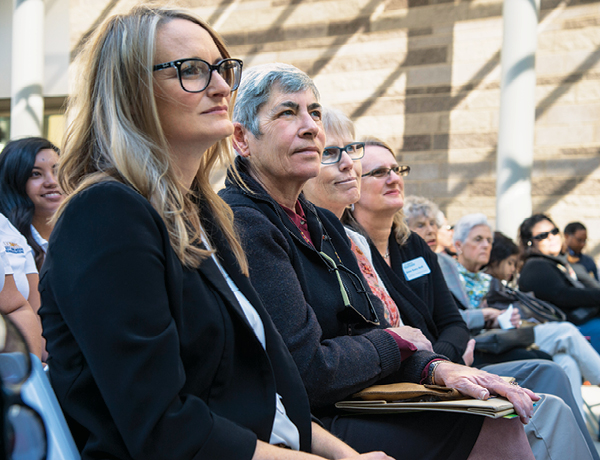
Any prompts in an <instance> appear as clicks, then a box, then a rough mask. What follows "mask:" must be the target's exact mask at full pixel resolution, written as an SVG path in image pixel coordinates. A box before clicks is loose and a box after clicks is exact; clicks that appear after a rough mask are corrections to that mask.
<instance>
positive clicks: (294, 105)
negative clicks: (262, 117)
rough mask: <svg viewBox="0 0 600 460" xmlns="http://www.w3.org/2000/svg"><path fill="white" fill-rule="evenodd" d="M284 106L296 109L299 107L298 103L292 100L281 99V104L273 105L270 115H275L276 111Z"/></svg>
mask: <svg viewBox="0 0 600 460" xmlns="http://www.w3.org/2000/svg"><path fill="white" fill-rule="evenodd" d="M284 107H287V108H290V109H293V110H295V111H298V109H299V108H300V105H299V104H297V103H296V102H294V101H283V102H282V103H281V104H279V105H277V106H275V107H273V109H272V110H271V116H276V115H277V113H278V112H279V111H280V110H281V109H283V108H284Z"/></svg>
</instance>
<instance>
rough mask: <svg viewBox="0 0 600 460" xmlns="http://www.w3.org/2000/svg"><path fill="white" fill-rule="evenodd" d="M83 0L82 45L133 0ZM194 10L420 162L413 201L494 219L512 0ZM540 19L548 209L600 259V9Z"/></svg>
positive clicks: (538, 184)
mask: <svg viewBox="0 0 600 460" xmlns="http://www.w3.org/2000/svg"><path fill="white" fill-rule="evenodd" d="M524 1H525V0H524ZM71 2H72V11H71V14H72V16H71V17H72V20H71V22H72V23H73V28H74V29H77V30H78V31H79V32H75V33H74V36H73V38H72V44H73V46H74V47H76V44H77V43H78V40H79V39H80V37H81V36H82V35H83V34H85V32H86V30H87V29H88V28H89V27H90V26H91V25H93V24H94V23H96V22H97V21H98V18H99V17H101V16H102V15H106V14H110V13H111V12H113V11H116V10H118V9H119V8H123V9H124V8H125V7H129V5H130V4H131V3H130V2H126V1H117V0H112V1H108V0H102V1H98V0H93V1H92V0H87V1H86V0H71ZM92 3H93V4H94V8H92V9H90V4H92ZM187 4H188V5H189V6H191V7H193V8H195V9H196V11H197V12H199V13H200V14H201V15H202V16H203V17H204V18H206V19H207V20H208V21H209V22H210V23H211V24H213V25H214V26H215V28H216V29H217V30H218V31H219V32H220V33H221V34H222V35H223V36H224V38H225V40H226V42H227V43H228V45H229V46H230V49H231V51H232V54H233V55H234V56H238V57H241V58H243V59H244V61H245V65H246V66H251V65H255V64H259V63H263V62H273V61H281V62H288V63H291V64H294V65H296V66H297V67H299V68H301V69H303V70H305V71H306V72H308V73H309V74H310V75H311V76H312V77H313V78H314V79H315V81H316V83H317V85H318V87H319V89H320V91H321V93H322V101H323V103H324V104H327V105H332V106H335V107H337V108H339V109H341V110H343V111H344V112H345V113H347V114H348V115H349V116H351V118H353V119H354V120H355V122H356V124H357V128H358V131H359V134H360V135H367V134H369V135H375V136H377V137H380V138H382V139H384V140H386V141H388V142H389V143H390V144H391V145H392V146H393V147H394V148H395V149H396V150H397V154H398V158H399V159H400V161H401V162H402V163H407V164H409V165H410V166H411V167H412V172H411V175H410V176H409V177H408V178H407V180H406V192H407V193H408V194H418V195H424V196H426V197H429V198H431V199H433V200H434V201H436V202H437V203H439V204H440V205H441V207H442V209H444V210H445V211H446V212H447V214H448V217H449V220H450V221H451V222H453V221H455V220H456V219H458V218H459V217H460V216H461V215H463V214H465V213H468V212H476V211H477V212H479V211H480V212H484V213H485V214H487V215H488V216H489V217H490V219H491V221H492V222H493V221H494V218H495V164H496V142H497V130H498V112H499V94H500V89H499V88H500V81H499V78H500V48H501V42H502V2H501V1H500V0H473V1H460V2H459V1H457V0H456V1H448V0H384V1H381V0H304V1H300V0H270V1H269V0H264V1H248V0H202V1H200V0H188V1H187ZM84 11H85V12H84ZM79 13H81V14H82V15H83V16H82V15H80V14H79ZM540 16H541V17H540V26H539V35H538V52H537V55H536V73H537V101H538V106H537V118H536V132H535V157H534V170H533V184H532V185H533V205H534V211H536V212H539V211H543V212H549V213H550V214H551V215H552V216H553V217H554V218H555V220H556V222H557V224H558V225H559V226H560V227H564V225H565V224H566V223H567V222H569V221H570V220H574V219H578V220H581V221H583V222H584V223H585V224H586V225H587V226H588V229H589V237H590V241H589V248H588V250H589V251H591V252H592V253H593V254H594V255H595V256H598V255H600V225H599V224H600V207H599V206H598V205H599V204H600V193H598V192H600V169H599V166H600V64H599V61H600V27H598V26H599V24H600V4H599V3H596V2H595V1H591V2H590V1H585V0H573V1H570V2H560V3H559V2H557V1H556V0H549V1H545V0H544V1H542V8H541V15H540ZM82 17H84V18H86V19H85V20H82V19H81V18H82ZM86 21H87V22H86ZM75 23H77V24H75ZM217 179H218V178H217Z"/></svg>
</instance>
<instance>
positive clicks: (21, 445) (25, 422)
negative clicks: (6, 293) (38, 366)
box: [0, 316, 48, 460]
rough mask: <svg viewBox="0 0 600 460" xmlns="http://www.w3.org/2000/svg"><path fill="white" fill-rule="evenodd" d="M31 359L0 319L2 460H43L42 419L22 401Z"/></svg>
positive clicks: (20, 339) (11, 328) (45, 450)
mask: <svg viewBox="0 0 600 460" xmlns="http://www.w3.org/2000/svg"><path fill="white" fill-rule="evenodd" d="M31 369H32V365H31V358H30V356H29V351H28V349H27V345H26V343H25V339H24V338H23V336H22V335H21V333H20V332H19V330H18V329H17V328H16V326H15V325H14V324H13V323H12V322H11V321H10V320H9V319H8V318H6V317H4V316H2V317H0V380H1V382H2V397H1V412H0V416H1V417H2V421H1V425H2V428H1V431H2V432H1V433H0V436H2V448H3V453H5V458H9V459H12V460H17V459H23V460H25V459H28V460H29V459H31V460H44V459H46V457H47V454H48V437H47V432H46V427H45V425H44V421H43V419H42V417H41V416H40V415H39V414H38V412H37V411H35V410H34V409H32V408H31V407H29V406H28V405H27V404H26V403H25V402H23V399H22V398H21V388H22V386H23V384H24V383H25V382H26V381H27V379H28V378H29V376H30V375H31Z"/></svg>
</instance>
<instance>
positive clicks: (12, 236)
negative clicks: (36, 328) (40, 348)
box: [0, 214, 40, 350]
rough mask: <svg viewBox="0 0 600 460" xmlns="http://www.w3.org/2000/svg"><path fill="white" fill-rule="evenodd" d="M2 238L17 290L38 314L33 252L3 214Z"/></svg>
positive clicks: (1, 220) (36, 276)
mask: <svg viewBox="0 0 600 460" xmlns="http://www.w3.org/2000/svg"><path fill="white" fill-rule="evenodd" d="M0 238H1V241H2V246H3V249H4V252H5V254H6V258H7V259H8V262H9V263H10V269H11V270H12V271H11V272H10V273H12V276H13V278H14V283H15V285H16V287H17V290H18V291H19V292H20V293H21V295H22V296H23V297H24V298H25V299H27V302H28V303H29V305H30V306H31V308H33V311H34V312H35V313H36V314H37V311H38V310H39V308H40V293H39V291H38V282H39V275H38V270H37V268H36V266H35V260H34V257H33V250H32V249H31V247H30V246H29V244H27V240H26V239H25V237H24V236H23V235H21V233H19V231H18V230H17V229H16V228H15V227H14V225H13V224H11V223H10V221H9V220H8V219H7V218H6V217H5V216H4V215H3V214H0ZM38 322H39V320H38ZM33 350H37V348H36V347H33Z"/></svg>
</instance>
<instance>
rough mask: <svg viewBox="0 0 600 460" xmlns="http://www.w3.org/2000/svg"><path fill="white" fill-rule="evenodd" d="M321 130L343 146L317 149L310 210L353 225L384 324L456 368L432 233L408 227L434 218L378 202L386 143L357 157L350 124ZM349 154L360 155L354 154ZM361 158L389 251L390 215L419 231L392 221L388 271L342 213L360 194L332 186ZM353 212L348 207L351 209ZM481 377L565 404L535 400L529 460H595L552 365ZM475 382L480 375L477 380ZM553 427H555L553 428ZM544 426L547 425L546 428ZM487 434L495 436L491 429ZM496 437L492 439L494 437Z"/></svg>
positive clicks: (332, 121)
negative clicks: (410, 333) (424, 343)
mask: <svg viewBox="0 0 600 460" xmlns="http://www.w3.org/2000/svg"><path fill="white" fill-rule="evenodd" d="M323 125H324V127H325V130H326V133H327V139H328V144H329V142H331V143H335V144H336V145H338V146H341V145H344V147H343V148H341V147H328V148H326V149H325V152H324V155H323V159H324V160H323V163H324V164H322V166H321V171H320V173H319V175H318V176H317V177H316V178H314V179H310V180H309V181H308V182H307V183H306V186H305V187H304V193H305V195H306V197H307V198H309V199H310V200H311V201H313V202H314V203H315V204H317V205H319V206H321V207H324V208H327V209H329V210H330V211H332V212H333V213H335V214H336V215H337V216H338V217H341V218H343V220H344V221H346V222H353V224H354V228H355V229H357V230H358V232H357V231H353V230H350V229H348V228H347V227H346V233H347V234H348V236H350V238H351V239H352V249H353V251H354V253H355V255H356V258H357V260H358V263H359V265H360V269H361V271H362V273H363V275H364V276H365V278H366V279H367V281H368V283H369V286H370V287H371V290H372V291H373V293H375V294H376V295H377V296H378V297H379V298H380V299H381V300H382V302H384V304H385V306H386V312H387V311H389V312H390V313H389V314H386V319H388V318H389V322H390V323H391V324H393V325H396V326H397V325H399V324H400V322H402V323H403V324H404V325H409V326H413V327H416V328H418V329H419V330H420V331H421V332H422V333H423V334H424V335H425V337H426V338H427V339H429V340H430V341H431V343H432V346H433V350H434V351H436V352H438V353H442V354H444V355H445V356H447V357H448V358H450V359H451V360H453V361H457V362H460V361H461V354H462V353H463V352H464V351H465V346H466V341H467V340H468V337H469V334H468V330H467V327H466V325H465V322H464V321H463V320H462V317H461V315H460V314H459V312H458V309H457V307H456V304H455V302H454V300H453V299H452V296H451V294H450V292H448V288H447V287H446V284H445V282H444V279H443V277H442V276H441V272H440V267H439V266H438V264H437V260H436V256H435V255H434V254H433V253H432V252H431V250H430V249H428V248H427V244H426V241H427V240H431V244H430V245H429V246H430V247H434V246H435V244H434V243H435V242H434V241H433V238H432V237H431V234H433V235H435V228H431V229H430V230H429V231H428V232H427V231H426V232H422V233H419V231H422V230H426V229H427V228H428V226H426V225H423V226H418V225H416V224H418V223H419V222H421V223H424V222H427V221H433V222H434V223H433V226H434V227H435V226H436V225H435V220H434V216H435V214H436V213H435V211H436V210H437V207H436V206H435V205H434V208H431V212H429V213H425V214H423V215H421V214H417V213H416V212H415V211H416V210H415V207H416V206H415V200H414V199H413V201H412V205H411V204H410V203H408V200H403V199H398V198H395V199H386V198H384V197H385V196H386V195H387V194H388V191H389V190H390V189H396V188H398V187H399V188H400V190H402V191H403V179H402V177H401V176H399V175H396V173H394V172H393V169H392V172H391V173H390V172H389V171H390V168H394V169H396V167H397V166H398V164H397V163H396V162H395V159H394V157H393V154H392V153H391V152H392V151H391V149H390V148H389V147H387V146H386V147H383V146H385V145H386V144H384V143H382V142H378V141H368V143H367V147H366V150H367V153H366V155H365V156H364V158H363V152H364V147H362V146H363V145H364V143H356V142H352V139H354V134H353V133H354V128H353V124H352V122H351V121H350V120H349V119H348V118H347V117H345V116H344V115H343V114H341V113H340V112H339V111H337V110H332V109H326V110H325V112H324V116H323ZM375 142H376V143H375ZM369 144H372V145H369ZM373 145H376V146H377V147H382V149H381V150H379V149H374V148H373ZM357 147H361V148H360V149H357ZM357 150H359V151H357ZM335 151H337V155H333V152H335ZM330 152H331V153H330ZM378 152H379V153H381V154H382V155H381V157H379V158H373V155H376V154H377V153H378ZM361 158H362V159H363V160H364V161H365V163H366V164H367V165H368V167H369V169H370V170H371V171H374V172H375V173H374V174H375V175H376V176H377V175H378V176H380V178H379V180H380V181H381V183H380V184H378V185H379V186H377V184H375V186H374V184H368V183H367V182H368V181H367V180H366V177H363V180H362V187H363V188H367V189H368V193H370V195H371V196H370V203H371V205H374V208H376V209H379V211H378V217H379V219H378V218H374V219H371V220H369V222H372V221H373V220H374V221H375V222H376V223H377V224H380V225H382V228H383V229H386V230H387V233H388V234H390V233H391V234H392V236H391V238H390V240H392V241H390V246H395V245H397V240H396V238H398V232H397V231H394V232H392V223H391V222H392V219H393V218H394V216H397V215H402V214H403V213H404V212H407V211H408V213H407V214H406V215H407V216H410V217H412V218H411V219H409V222H412V224H415V226H417V227H419V230H417V231H416V232H415V233H411V232H410V231H409V229H408V228H406V227H404V226H402V224H403V222H402V220H399V221H398V222H397V224H399V225H400V226H401V230H402V232H401V236H402V238H401V239H402V240H404V241H405V242H404V244H402V245H400V247H399V248H397V249H396V250H392V251H390V253H391V254H390V257H389V259H391V266H390V265H388V264H387V263H386V262H385V259H384V258H383V257H382V256H381V255H380V254H379V251H378V250H377V248H376V247H375V246H374V245H373V243H371V244H369V243H368V242H367V240H366V239H365V236H368V235H366V232H365V231H364V229H363V228H361V226H360V225H359V224H358V223H357V222H356V220H353V219H352V218H351V214H352V212H351V211H350V209H349V208H348V206H349V205H352V204H353V203H355V202H356V201H357V200H358V197H359V195H360V193H359V190H357V189H358V188H360V187H354V188H352V189H348V188H346V187H344V186H343V185H341V184H343V181H340V179H341V178H343V177H344V176H347V175H348V174H349V173H350V171H351V170H352V169H354V171H355V174H356V176H360V175H362V174H363V173H362V171H363V165H362V164H361V161H360V160H361ZM402 169H404V170H406V168H400V167H398V168H397V171H398V173H401V171H402ZM401 196H402V194H401ZM423 201H424V200H423ZM421 204H423V203H421ZM432 204H433V203H432ZM354 207H355V208H356V206H354ZM407 207H409V208H410V207H412V209H408V210H407ZM411 211H412V212H411ZM342 216H343V217H342ZM426 216H429V217H426ZM394 230H396V229H394ZM359 232H360V233H359ZM419 236H421V237H422V238H423V239H422V238H419ZM423 240H425V241H423ZM373 259H376V260H378V263H377V270H375V269H374V268H373ZM419 259H421V261H420V270H419V271H417V272H415V271H411V270H407V272H406V273H405V272H404V270H403V271H402V273H401V274H400V275H398V274H397V273H395V272H394V270H392V267H398V266H401V265H402V264H403V263H406V262H408V263H409V264H411V262H412V267H414V266H415V265H416V262H417V261H419ZM425 265H426V267H425ZM408 267H410V265H408V266H407V268H408ZM407 275H408V276H407ZM471 356H472V351H471ZM465 359H466V358H465ZM471 359H472V358H471ZM463 369H464V368H463ZM482 370H485V371H486V372H490V373H493V374H496V375H502V376H504V375H510V376H514V377H515V378H516V379H517V381H518V382H520V383H521V385H523V386H525V387H527V388H531V389H532V390H534V391H539V392H543V393H551V394H553V395H556V396H559V397H560V398H563V399H564V401H566V402H567V403H568V404H569V407H566V405H565V404H564V403H563V400H561V399H559V398H555V397H551V396H550V395H545V396H544V399H543V400H542V401H538V403H537V407H536V412H535V415H534V418H533V419H532V421H531V423H530V424H528V425H526V427H525V432H526V433H527V438H528V440H529V441H530V443H531V447H532V450H533V452H534V453H535V457H536V458H537V459H544V458H551V457H552V458H554V456H557V458H571V457H572V458H581V459H583V458H599V457H598V456H597V454H595V447H594V445H593V441H592V439H591V438H590V436H589V434H588V431H587V427H586V425H585V422H584V421H583V419H582V417H581V415H580V413H579V410H578V408H577V406H578V405H577V403H576V401H575V400H574V398H573V395H572V393H571V389H570V385H569V381H568V380H567V378H566V375H565V374H564V373H563V372H562V371H561V369H560V368H559V367H558V366H557V365H556V364H554V363H552V362H551V361H545V360H527V361H518V362H513V363H505V364H496V365H490V366H486V367H485V368H484V369H482ZM481 375H486V374H485V373H481ZM572 409H573V410H572ZM574 411H575V412H574ZM558 424H560V425H561V426H560V427H559V426H558ZM551 425H554V426H552V427H550V426H551ZM485 428H486V426H485V425H484V429H485ZM487 428H490V429H492V430H497V427H493V428H492V427H487ZM557 432H559V433H561V436H556V435H554V433H557ZM496 433H497V434H499V433H498V432H497V431H496ZM541 433H548V435H545V436H540V434H541ZM551 433H552V434H551ZM582 435H583V436H582ZM502 438H503V436H502V435H499V436H498V439H502ZM567 439H568V440H569V442H568V443H567V442H566V440H567ZM592 449H593V450H592ZM592 452H593V453H594V454H593V455H592Z"/></svg>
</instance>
